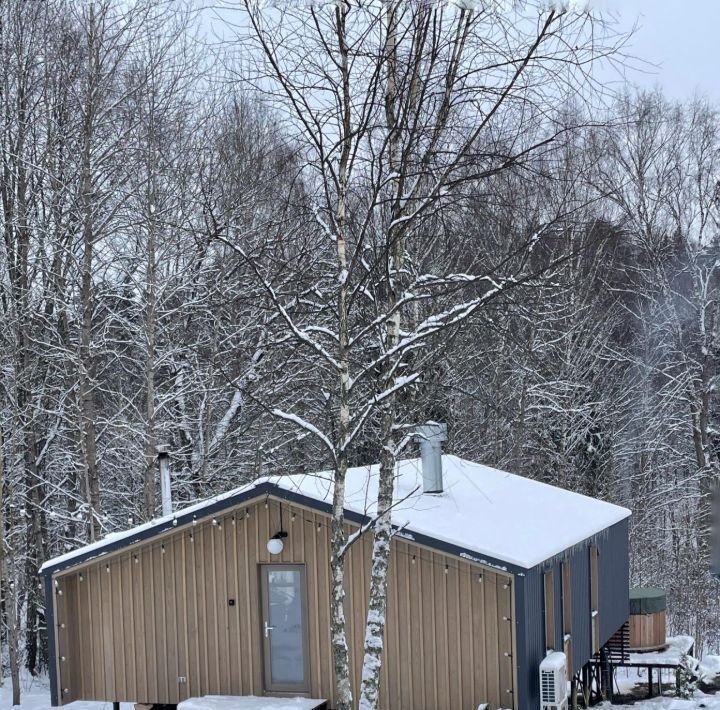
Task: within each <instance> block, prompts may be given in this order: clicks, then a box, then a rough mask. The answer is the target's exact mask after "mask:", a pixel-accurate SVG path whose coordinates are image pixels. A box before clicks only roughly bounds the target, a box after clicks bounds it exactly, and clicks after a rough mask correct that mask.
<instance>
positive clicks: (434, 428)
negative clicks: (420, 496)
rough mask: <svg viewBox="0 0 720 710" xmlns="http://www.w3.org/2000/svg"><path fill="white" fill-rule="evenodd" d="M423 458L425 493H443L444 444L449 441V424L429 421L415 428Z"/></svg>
mask: <svg viewBox="0 0 720 710" xmlns="http://www.w3.org/2000/svg"><path fill="white" fill-rule="evenodd" d="M415 438H416V439H417V440H418V442H419V443H420V458H421V459H422V477H423V493H442V491H443V470H442V445H443V442H444V441H447V424H439V423H438V422H427V423H426V424H421V425H420V426H418V427H417V428H416V429H415Z"/></svg>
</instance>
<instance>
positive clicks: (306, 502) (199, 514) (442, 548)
mask: <svg viewBox="0 0 720 710" xmlns="http://www.w3.org/2000/svg"><path fill="white" fill-rule="evenodd" d="M264 495H266V496H273V497H274V498H278V499H281V500H287V501H289V502H291V503H297V504H298V505H303V506H306V507H308V508H312V509H314V510H317V511H319V512H322V513H326V514H328V515H331V514H332V505H331V504H330V503H327V502H325V501H321V500H317V499H316V498H312V497H311V496H306V495H303V494H301V493H296V492H294V491H288V490H285V489H284V488H281V487H280V486H278V485H276V484H275V483H271V482H269V481H266V482H264V483H261V484H260V485H258V486H255V487H253V488H251V489H249V490H247V491H245V492H243V493H238V494H237V495H234V496H229V497H228V498H223V499H222V500H219V501H216V502H215V503H211V504H210V505H208V506H207V507H206V508H203V509H202V510H201V511H195V512H189V513H182V512H180V513H178V514H177V515H176V516H174V517H173V518H172V519H171V520H166V521H163V522H161V523H157V524H156V525H153V526H151V527H148V528H146V529H145V530H142V531H141V532H139V533H137V535H133V536H131V537H125V538H121V539H119V540H109V541H108V543H107V544H106V545H104V546H102V547H96V548H95V549H93V550H89V551H88V552H86V553H84V554H82V555H78V556H76V557H73V558H71V559H69V560H66V561H65V562H60V563H58V564H56V565H53V566H51V567H47V568H45V569H44V570H43V571H42V574H43V576H44V577H45V580H46V585H47V580H48V579H51V578H52V575H54V574H56V573H57V572H60V571H62V570H64V569H67V568H69V567H76V566H78V565H81V564H82V563H83V562H87V561H88V560H93V559H95V558H96V557H100V556H102V555H106V554H109V553H111V552H117V551H118V550H121V549H123V548H124V547H128V546H129V545H134V544H136V543H138V542H144V541H145V540H148V539H150V538H152V537H156V536H157V535H160V534H161V533H164V532H168V531H171V530H173V529H175V528H176V527H178V526H181V525H187V524H190V523H192V522H193V520H199V519H202V518H206V517H209V516H211V515H214V514H216V513H221V512H223V511H225V510H227V509H229V508H233V507H235V506H237V505H241V504H242V503H244V502H246V501H248V500H252V499H255V498H260V497H262V496H264ZM345 519H346V520H348V521H350V522H353V523H358V524H359V525H364V524H365V523H368V522H369V521H370V517H369V516H367V515H363V514H362V513H356V512H354V511H352V510H346V511H345ZM397 534H398V536H399V537H400V538H401V539H405V540H408V541H409V542H417V543H418V544H420V545H424V546H425V547H430V548H433V549H435V550H438V551H439V552H443V553H445V554H448V555H453V556H454V557H460V558H462V559H464V560H466V561H468V562H476V563H478V564H484V565H486V566H489V567H494V568H496V569H497V570H498V571H500V572H507V573H509V574H518V573H524V572H526V571H527V570H526V569H525V568H524V567H519V566H517V565H513V564H510V563H508V562H505V561H503V560H500V559H497V558H495V557H488V556H487V555H481V554H480V553H478V552H475V551H473V550H468V549H467V548H464V547H460V546H458V545H452V544H450V543H447V542H444V541H443V540H438V539H437V538H434V537H432V536H430V535H423V534H422V533H416V532H413V531H412V530H410V529H407V530H402V531H398V533H397Z"/></svg>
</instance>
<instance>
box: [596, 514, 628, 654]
mask: <svg viewBox="0 0 720 710" xmlns="http://www.w3.org/2000/svg"><path fill="white" fill-rule="evenodd" d="M629 589H630V562H629V560H628V520H627V519H625V520H621V521H620V522H619V523H616V524H615V525H613V526H612V527H611V528H609V529H608V530H606V531H605V534H604V535H602V536H600V537H599V538H598V592H599V596H600V598H599V602H600V603H599V611H600V643H601V644H603V643H605V642H606V641H607V640H608V639H609V638H610V637H611V636H612V635H613V634H614V633H615V632H616V631H617V630H618V629H619V628H620V627H621V626H622V625H623V624H624V623H625V622H626V621H627V620H628V617H629V616H630V600H629Z"/></svg>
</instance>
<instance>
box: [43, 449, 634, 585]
mask: <svg viewBox="0 0 720 710" xmlns="http://www.w3.org/2000/svg"><path fill="white" fill-rule="evenodd" d="M442 460H443V482H444V490H443V492H442V493H440V494H436V493H433V494H423V492H422V469H421V461H420V459H408V460H405V461H399V462H398V464H397V473H396V477H395V501H396V503H395V506H394V508H393V513H392V521H393V524H394V525H396V526H398V527H402V528H403V530H402V533H401V534H402V535H405V536H407V537H412V534H413V533H417V534H419V535H425V536H427V537H430V538H433V539H435V540H439V541H442V542H445V543H448V544H450V545H454V546H457V547H460V548H463V549H465V550H468V551H469V552H471V553H473V554H474V555H478V556H480V557H484V556H486V557H490V558H494V559H496V560H501V561H503V562H505V563H507V564H510V565H515V566H517V567H523V568H530V567H534V566H535V565H537V564H539V563H541V562H543V561H545V560H547V559H549V558H551V557H554V556H555V555H557V554H559V553H561V552H563V551H564V550H566V549H568V548H569V547H572V546H573V545H575V544H577V543H579V542H581V541H583V540H585V539H587V538H589V537H591V536H593V535H595V534H596V533H599V532H601V531H602V530H604V529H606V528H608V527H610V526H611V525H614V524H615V523H617V522H619V521H620V520H623V519H624V518H627V517H628V516H629V515H630V511H629V510H628V509H627V508H623V507H620V506H617V505H613V504H612V503H606V502H604V501H601V500H597V499H595V498H589V497H587V496H584V495H580V494H579V493H573V492H572V491H567V490H565V489H563V488H558V487H556V486H551V485H548V484H546V483H540V482H539V481H534V480H532V479H530V478H525V477H523V476H517V475H515V474H512V473H507V472H505V471H500V470H498V469H495V468H490V467H488V466H483V465H482V464H478V463H473V462H472V461H466V460H465V459H461V458H458V457H457V456H451V455H444V456H443V457H442ZM378 471H379V466H378V465H373V466H362V467H359V468H352V469H349V470H348V473H347V479H346V499H345V508H346V510H349V511H352V512H354V513H358V514H361V515H368V516H372V515H374V512H375V499H376V497H377V487H378ZM267 483H270V484H272V485H275V486H277V487H278V488H280V489H282V490H285V491H288V492H292V493H297V494H300V495H302V496H305V497H307V498H311V499H314V500H317V501H321V502H323V503H330V502H331V501H332V475H331V473H330V472H327V471H326V472H321V473H316V474H312V475H310V474H297V475H291V476H270V477H266V478H260V479H258V480H256V481H253V482H252V483H249V484H246V485H245V486H241V487H240V488H236V489H234V490H231V491H228V492H226V493H223V494H222V495H219V496H215V497H213V498H209V499H208V500H205V501H202V502H200V503H197V504H195V505H192V506H190V507H188V508H184V509H182V510H179V511H177V512H176V513H174V514H173V515H170V516H165V517H163V518H158V519H156V520H154V521H151V522H149V523H145V524H144V525H140V526H137V527H135V528H132V529H130V530H127V531H125V532H122V533H114V534H112V535H111V536H108V537H107V538H105V539H103V540H100V541H98V542H95V543H92V544H90V545H86V546H85V547H81V548H80V549H78V550H74V551H72V552H68V553H67V554H65V555H61V556H60V557H56V558H54V559H52V560H48V561H47V562H46V563H45V564H44V565H43V567H42V569H41V571H42V570H45V569H47V568H49V567H57V566H58V565H62V564H64V563H66V562H69V561H71V560H73V559H74V558H76V557H80V556H82V557H87V555H88V553H91V552H93V551H96V552H97V553H98V554H102V552H103V548H105V547H107V546H108V545H110V544H112V543H116V542H117V541H119V540H123V539H128V540H129V541H130V539H132V538H137V537H138V536H139V535H142V534H143V533H146V532H148V531H150V530H152V529H153V528H156V527H158V528H162V527H163V526H165V527H167V525H168V523H171V522H172V521H173V520H174V519H175V518H176V517H179V516H186V515H188V514H191V515H192V514H196V513H197V514H201V513H202V512H203V510H204V509H206V508H209V507H210V506H212V505H216V504H218V503H222V501H224V500H226V499H230V498H234V497H236V496H239V495H242V494H244V493H251V492H252V490H253V489H254V488H258V487H260V486H261V485H262V484H267Z"/></svg>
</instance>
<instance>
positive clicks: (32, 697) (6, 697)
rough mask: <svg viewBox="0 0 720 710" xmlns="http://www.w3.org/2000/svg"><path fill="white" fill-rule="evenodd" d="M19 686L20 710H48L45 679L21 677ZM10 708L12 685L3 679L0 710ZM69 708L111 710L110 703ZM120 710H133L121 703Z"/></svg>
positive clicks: (0, 691)
mask: <svg viewBox="0 0 720 710" xmlns="http://www.w3.org/2000/svg"><path fill="white" fill-rule="evenodd" d="M21 686H22V694H21V696H20V707H21V708H22V710H50V686H49V684H48V679H47V677H45V676H43V677H41V678H32V677H31V676H29V675H26V676H23V678H22V681H21ZM11 707H12V684H11V683H10V678H5V679H4V680H3V684H2V686H0V710H10V708H11ZM69 707H71V708H72V710H112V703H86V702H77V703H73V704H72V705H70V706H69ZM120 708H121V710H133V706H132V705H131V704H130V703H122V704H121V705H120Z"/></svg>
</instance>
